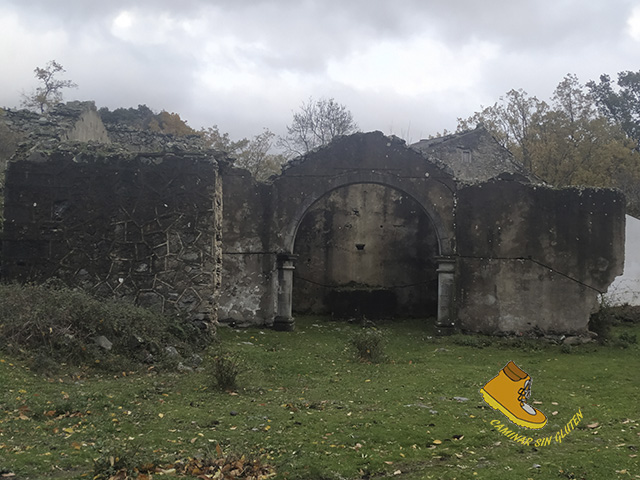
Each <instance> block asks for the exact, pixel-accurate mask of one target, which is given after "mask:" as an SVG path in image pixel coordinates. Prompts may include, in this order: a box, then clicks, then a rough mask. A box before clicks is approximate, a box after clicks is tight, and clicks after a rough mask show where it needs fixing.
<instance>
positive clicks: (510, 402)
mask: <svg viewBox="0 0 640 480" xmlns="http://www.w3.org/2000/svg"><path fill="white" fill-rule="evenodd" d="M480 393H481V394H482V397H483V398H484V401H485V402H487V403H488V404H489V406H491V408H493V409H494V410H498V411H499V412H500V413H502V414H503V415H504V416H505V417H507V418H508V419H509V420H511V421H512V422H513V423H515V424H516V425H518V426H520V427H525V428H532V429H539V428H542V427H544V426H545V425H546V424H547V417H546V416H545V414H544V413H542V412H541V411H540V410H538V409H537V408H534V407H532V406H531V405H529V404H528V403H527V401H528V399H529V397H530V396H531V377H530V376H529V375H528V374H527V373H526V372H524V371H523V370H521V369H520V368H519V367H518V366H517V365H516V364H515V363H513V362H512V361H511V362H509V363H507V364H506V365H505V367H504V368H503V369H502V370H500V372H499V373H498V375H496V376H495V377H493V378H492V379H491V380H489V381H488V382H487V383H486V384H485V386H484V387H482V388H481V389H480Z"/></svg>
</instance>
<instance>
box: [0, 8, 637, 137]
mask: <svg viewBox="0 0 640 480" xmlns="http://www.w3.org/2000/svg"><path fill="white" fill-rule="evenodd" d="M638 5H640V0H638V1H631V0H613V1H609V2H583V1H577V0H568V1H558V0H553V1H551V0H543V1H539V2H535V3H533V2H527V3H526V4H523V3H522V2H514V1H513V0H508V1H507V0H493V1H492V2H490V3H488V2H478V1H476V0H474V1H470V0H462V1H454V2H433V1H425V0H399V1H396V2H388V1H382V0H351V1H346V2H345V1H344V0H322V1H320V0H307V1H300V0H254V1H239V0H219V1H206V0H186V1H181V2H176V1H174V0H142V1H138V2H135V3H133V2H130V1H124V0H110V1H109V2H86V1H85V0H66V1H57V2H51V1H50V0H33V1H30V2H28V4H27V2H22V1H19V0H6V1H5V2H4V4H3V5H0V27H2V28H0V41H1V42H3V44H4V45H11V48H10V49H6V50H5V51H0V61H2V62H3V65H5V70H6V73H5V74H4V75H3V76H2V78H0V105H7V106H16V105H17V104H18V102H19V98H18V96H19V91H20V90H22V89H28V88H30V87H31V86H33V84H34V83H33V82H34V80H33V77H32V71H33V68H34V67H35V66H40V65H44V63H45V62H46V61H48V60H50V59H52V58H55V59H56V60H58V61H60V62H61V63H62V64H63V65H64V66H65V68H66V69H67V71H68V76H69V78H72V79H73V80H74V81H76V82H77V83H78V84H79V85H80V88H79V90H78V91H77V92H69V93H68V94H67V97H68V98H74V97H76V96H77V97H80V98H91V99H95V100H96V101H97V103H98V104H99V105H106V106H109V107H111V108H115V107H118V106H136V105H138V104H141V103H145V104H147V105H149V106H150V107H152V108H155V109H158V110H159V109H166V110H170V111H176V112H179V113H180V114H181V116H182V117H183V118H186V119H188V120H189V122H190V124H191V125H193V126H195V127H199V126H204V125H212V124H218V125H219V126H220V127H221V128H222V129H223V130H228V131H230V132H231V133H232V135H235V136H247V135H252V134H256V133H259V131H260V130H261V128H262V127H269V128H271V129H273V130H274V131H278V132H281V131H282V130H283V129H284V125H285V124H286V122H287V121H288V120H289V119H290V117H291V111H292V110H293V109H296V108H297V107H298V106H299V105H300V102H302V101H303V100H306V99H308V98H309V96H314V97H320V96H334V97H335V98H336V99H337V100H338V101H339V102H341V103H344V104H346V105H347V106H348V107H349V108H350V109H351V110H352V111H353V113H354V115H355V116H356V119H357V120H358V122H359V123H360V125H361V127H362V128H363V129H380V130H383V131H386V132H388V133H389V132H391V131H392V133H396V134H401V133H402V134H405V135H406V134H408V135H417V136H426V135H428V134H429V133H435V132H436V131H438V130H442V129H443V128H448V129H452V128H455V120H456V118H457V117H459V116H468V115H470V114H471V113H472V112H473V111H475V110H478V109H479V108H480V105H481V104H484V105H487V104H490V103H493V102H495V101H496V100H497V99H498V97H499V96H500V95H502V94H504V93H505V92H506V91H507V90H509V89H511V88H524V89H525V90H527V91H528V92H529V93H530V94H533V95H537V96H539V97H544V96H548V95H550V94H551V92H552V90H553V88H554V87H555V85H557V83H558V82H559V81H560V80H561V79H562V77H563V76H564V75H565V74H567V73H569V72H571V73H576V74H577V75H578V76H579V78H580V79H581V80H582V81H583V82H586V81H588V80H590V79H593V78H597V76H598V75H599V74H600V73H610V74H612V75H615V73H617V72H618V71H621V70H636V69H637V68H638V61H639V60H640V58H639V55H638V51H639V50H638V46H639V45H638V42H637V41H635V40H633V39H632V38H631V37H630V36H629V35H628V34H627V21H628V19H629V16H630V14H631V10H632V9H633V8H634V7H635V6H638ZM3 17H4V22H5V23H3ZM414 139H416V138H414Z"/></svg>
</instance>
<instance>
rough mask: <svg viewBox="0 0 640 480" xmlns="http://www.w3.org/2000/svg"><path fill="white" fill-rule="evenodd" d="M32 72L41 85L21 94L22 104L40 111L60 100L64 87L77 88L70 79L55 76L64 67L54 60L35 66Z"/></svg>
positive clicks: (42, 111)
mask: <svg viewBox="0 0 640 480" xmlns="http://www.w3.org/2000/svg"><path fill="white" fill-rule="evenodd" d="M33 72H34V73H35V77H36V78H37V79H38V80H39V81H40V82H41V85H40V86H39V87H37V88H36V89H35V90H34V91H33V93H31V95H27V94H22V96H23V100H22V106H23V107H25V108H28V109H31V110H37V111H39V112H40V113H44V112H45V111H46V110H49V109H50V108H51V107H52V106H54V105H55V104H57V103H60V102H61V101H62V90H63V89H64V88H77V86H78V85H76V84H75V83H74V82H72V81H71V80H60V79H59V78H57V77H58V75H59V74H61V73H64V72H65V69H64V68H63V67H62V65H60V64H59V63H58V62H56V61H55V60H51V61H50V62H49V63H47V65H46V66H45V67H44V68H40V67H36V68H35V69H34V71H33Z"/></svg>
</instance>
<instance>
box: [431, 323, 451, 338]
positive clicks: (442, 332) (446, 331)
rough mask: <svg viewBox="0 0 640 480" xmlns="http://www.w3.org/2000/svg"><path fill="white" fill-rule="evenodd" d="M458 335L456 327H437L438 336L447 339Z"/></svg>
mask: <svg viewBox="0 0 640 480" xmlns="http://www.w3.org/2000/svg"><path fill="white" fill-rule="evenodd" d="M454 333H456V327H455V326H454V325H436V335H439V336H441V337H446V336H448V335H453V334H454Z"/></svg>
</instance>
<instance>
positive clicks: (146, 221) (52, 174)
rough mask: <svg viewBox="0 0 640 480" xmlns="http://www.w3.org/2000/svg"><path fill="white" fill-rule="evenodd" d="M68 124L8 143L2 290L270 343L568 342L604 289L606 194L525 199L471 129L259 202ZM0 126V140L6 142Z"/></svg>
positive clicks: (384, 151) (611, 266)
mask: <svg viewBox="0 0 640 480" xmlns="http://www.w3.org/2000/svg"><path fill="white" fill-rule="evenodd" d="M74 105H76V104H72V105H71V109H72V110H74V109H75V106H74ZM84 105H86V104H84ZM80 110H81V109H75V110H74V111H75V112H76V113H75V114H74V115H67V116H63V117H64V118H63V120H61V121H60V122H59V124H58V126H55V124H56V122H54V121H53V120H52V118H53V117H49V119H41V118H40V117H38V118H37V119H35V117H34V121H35V123H31V125H36V126H37V125H38V124H41V128H42V132H43V133H40V130H38V131H37V132H36V133H33V132H30V129H31V128H40V127H28V128H26V129H24V131H25V134H26V135H29V136H31V137H30V138H32V140H33V139H34V137H33V135H35V138H37V141H36V142H34V141H32V142H31V143H29V144H27V143H25V144H24V145H22V146H21V147H20V151H19V152H18V154H17V155H16V157H15V158H14V161H12V162H11V164H10V167H9V169H8V171H7V181H6V191H5V219H6V220H5V228H4V236H3V252H2V273H3V277H4V279H7V280H8V279H20V280H42V279H45V278H49V277H51V276H57V277H59V278H62V279H63V280H64V281H65V282H67V283H69V284H71V285H79V286H82V287H83V288H86V289H88V290H90V291H93V292H96V293H98V294H103V295H109V296H113V295H115V296H121V297H125V298H128V299H130V300H132V301H134V302H136V303H139V304H143V305H146V306H150V307H152V308H158V309H161V310H166V311H175V312H177V313H180V314H183V315H184V316H185V318H190V319H192V320H195V321H204V320H207V321H215V320H216V318H217V319H219V320H221V321H227V322H234V323H243V324H257V325H273V326H274V327H275V328H278V329H282V330H289V329H291V328H293V325H294V316H293V313H294V312H299V313H314V314H326V315H333V316H339V317H358V316H365V317H374V316H378V317H380V316H382V317H388V318H393V317H397V316H417V317H422V318H427V317H435V318H436V319H437V325H438V328H439V329H440V330H441V331H443V332H445V331H452V330H455V329H460V330H464V331H469V332H482V333H488V334H500V333H520V334H526V333H532V334H545V333H572V334H583V333H586V329H587V323H588V318H589V314H590V312H591V311H592V310H593V309H594V307H595V306H596V300H597V296H598V294H599V293H601V292H604V291H606V289H607V287H608V286H609V284H610V283H611V282H612V280H613V279H614V278H615V277H616V276H617V275H619V274H620V273H621V271H622V265H623V260H624V225H625V224H624V198H622V196H621V194H619V193H617V192H615V191H612V190H606V189H589V188H565V189H554V188H550V187H548V186H544V185H542V184H540V182H538V181H537V180H536V179H535V178H534V177H533V176H531V175H530V174H528V173H527V172H526V171H524V170H523V169H522V168H521V167H520V166H518V165H517V164H516V163H514V162H513V159H512V157H511V155H510V154H509V152H508V151H506V150H504V149H503V148H502V147H501V146H500V145H499V144H498V143H497V142H496V141H495V139H494V138H493V137H491V135H490V134H489V133H488V132H487V131H486V130H484V129H482V128H480V129H476V130H473V131H470V132H467V133H463V134H457V135H452V136H447V137H442V138H439V139H432V140H423V141H420V142H418V143H417V144H414V145H412V146H407V145H406V144H405V143H404V142H403V141H402V140H400V139H398V138H395V137H387V136H384V135H383V134H382V133H380V132H371V133H358V134H354V135H351V136H347V137H341V138H338V139H336V140H335V141H334V142H333V143H331V144H330V145H328V146H326V147H323V148H320V149H318V150H316V151H313V152H310V153H309V154H307V155H305V156H303V157H300V158H297V159H295V160H293V161H291V162H289V163H288V164H287V165H286V166H285V167H284V168H283V171H282V173H281V174H280V175H278V176H275V177H273V178H272V179H271V181H270V182H269V183H259V182H256V181H255V179H253V178H252V176H251V175H250V173H249V172H248V171H246V170H242V169H238V168H235V167H234V166H233V164H232V162H231V161H229V160H228V159H227V158H226V156H225V155H224V154H223V153H221V152H213V151H207V150H205V149H203V148H202V147H201V145H200V144H198V139H186V140H184V139H182V140H181V139H175V138H170V137H166V136H165V137H162V136H159V137H153V135H147V134H137V133H136V132H128V133H127V132H124V130H121V131H117V130H118V129H117V128H115V129H114V128H113V127H110V129H107V128H105V127H104V125H101V124H100V122H99V121H96V118H95V116H94V114H93V113H91V112H94V113H95V107H93V106H92V105H88V109H87V112H88V113H82V112H80ZM78 112H80V113H78ZM16 115H17V114H16ZM16 115H13V113H11V114H9V115H7V116H5V117H4V118H0V121H2V120H5V121H6V119H7V118H9V121H10V122H13V123H12V127H13V128H16V125H18V128H21V127H20V125H22V124H21V123H20V120H17V118H16ZM18 117H19V115H18ZM81 119H84V120H81ZM98 120H99V117H98ZM48 123H51V125H48ZM82 125H84V126H85V127H88V128H83V127H81V126H82ZM45 128H49V129H51V130H50V133H49V134H47V133H46V132H45ZM105 131H106V132H107V135H106V136H105V134H104V132H105ZM51 132H53V133H51ZM74 132H75V133H74ZM80 139H84V140H89V141H90V143H77V142H73V143H69V142H68V140H80Z"/></svg>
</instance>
